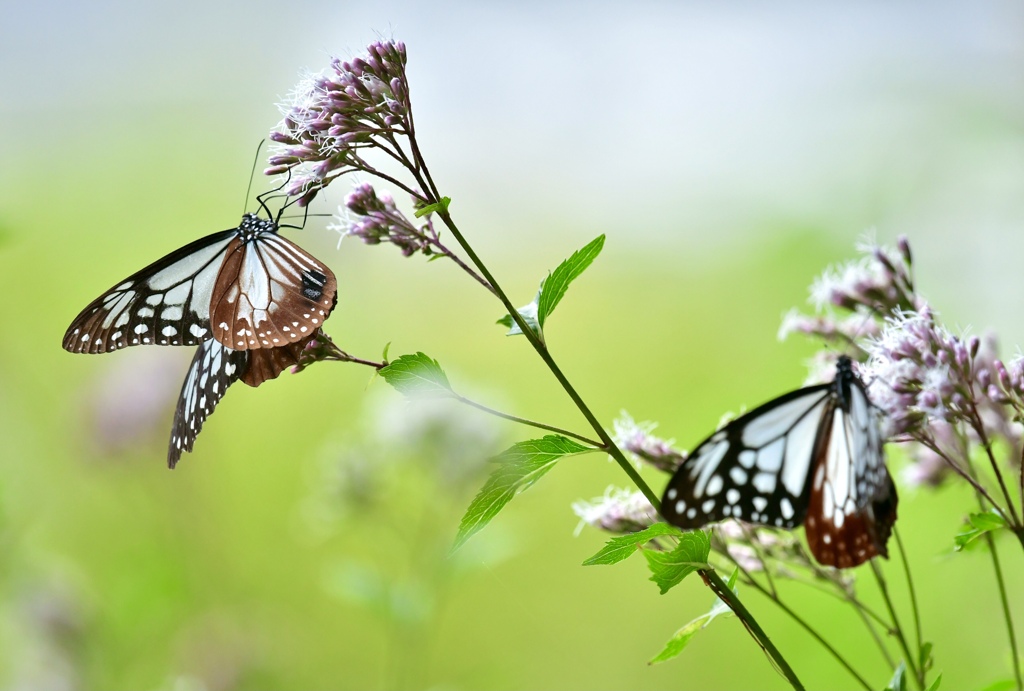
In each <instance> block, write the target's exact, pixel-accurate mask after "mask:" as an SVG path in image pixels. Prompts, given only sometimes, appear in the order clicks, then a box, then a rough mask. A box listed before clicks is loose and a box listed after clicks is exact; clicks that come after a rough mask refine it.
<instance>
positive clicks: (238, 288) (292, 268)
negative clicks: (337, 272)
mask: <svg viewBox="0 0 1024 691" xmlns="http://www.w3.org/2000/svg"><path fill="white" fill-rule="evenodd" d="M337 290H338V283H337V280H336V279H335V277H334V273H333V272H332V271H331V270H330V269H329V268H328V267H327V266H326V265H324V264H322V263H321V262H319V261H317V260H316V259H314V258H313V257H312V256H311V255H310V254H308V253H307V252H306V251H305V250H303V249H302V248H301V247H299V246H298V245H296V244H295V243H293V242H290V241H289V240H286V239H285V238H283V237H280V236H279V235H276V234H261V235H258V236H257V237H255V238H253V239H246V238H244V237H240V238H237V239H235V240H232V242H231V244H230V246H229V247H228V250H227V255H226V257H225V259H224V265H223V267H222V269H221V271H220V274H219V275H218V278H217V284H216V286H215V288H214V290H213V295H212V301H211V308H210V311H211V320H210V323H211V324H212V325H213V334H214V337H215V338H216V339H217V340H219V341H220V342H221V343H223V344H224V345H226V346H227V347H229V348H235V349H252V350H257V349H260V348H279V347H281V346H283V345H286V344H288V343H296V342H299V341H305V340H308V338H309V336H310V335H312V334H313V333H314V332H315V331H316V330H317V329H318V328H320V326H321V325H322V324H323V321H324V319H326V318H327V316H328V315H329V314H330V313H331V310H332V309H334V305H335V302H336V301H337Z"/></svg>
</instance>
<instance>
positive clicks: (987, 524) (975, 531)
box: [953, 509, 1008, 552]
mask: <svg viewBox="0 0 1024 691" xmlns="http://www.w3.org/2000/svg"><path fill="white" fill-rule="evenodd" d="M1007 527H1008V526H1007V524H1006V519H1005V518H1003V516H1002V515H1001V514H999V513H997V512H996V511H995V510H994V509H993V510H991V511H987V512H985V513H972V514H971V515H970V516H968V517H967V524H966V525H965V526H964V527H963V529H962V530H961V532H960V533H959V534H957V535H956V536H955V537H954V538H953V549H954V551H957V552H959V551H961V550H962V549H964V548H965V547H967V546H968V545H969V544H970V543H972V542H974V541H975V540H977V539H978V538H979V537H981V536H982V535H984V534H985V533H990V532H992V531H994V530H1002V529H1003V528H1007Z"/></svg>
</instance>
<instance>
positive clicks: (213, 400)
mask: <svg viewBox="0 0 1024 691" xmlns="http://www.w3.org/2000/svg"><path fill="white" fill-rule="evenodd" d="M318 333H319V329H318V330H317V331H316V333H314V334H312V335H311V336H309V337H307V338H305V339H303V340H302V341H300V342H298V343H289V344H287V345H284V346H282V347H280V348H261V349H260V350H232V349H231V348H225V347H224V346H222V345H221V344H220V343H219V342H218V341H216V340H215V339H212V338H211V339H210V340H208V341H206V342H204V343H203V344H202V345H200V346H199V348H198V349H197V350H196V354H195V357H194V358H192V364H191V365H190V366H189V368H188V373H187V374H186V375H185V383H184V384H183V385H182V387H181V395H180V396H179V397H178V406H177V409H176V410H175V412H174V423H173V425H172V426H171V443H170V445H169V446H168V450H167V464H168V465H169V466H170V467H171V468H173V467H174V466H175V465H176V464H177V463H178V461H179V460H180V459H181V454H182V453H183V452H185V451H191V450H192V446H193V445H194V444H195V440H196V437H198V436H199V431H200V430H201V429H202V428H203V422H204V421H205V420H206V418H208V417H209V416H210V415H212V414H213V409H214V408H215V407H216V406H217V404H218V403H219V402H220V399H221V398H223V397H224V394H225V393H226V392H227V389H228V387H229V386H231V385H232V384H233V383H235V382H236V381H238V380H241V381H243V382H245V383H246V384H248V385H249V386H259V385H260V384H262V383H263V382H265V381H267V380H268V379H274V378H275V377H277V376H278V375H279V374H281V372H283V371H284V370H286V369H287V368H289V367H291V366H292V365H295V364H298V362H299V357H300V356H301V354H302V350H303V348H305V347H306V344H307V343H309V341H311V340H312V339H314V338H316V336H317V334H318Z"/></svg>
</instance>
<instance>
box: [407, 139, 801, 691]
mask: <svg viewBox="0 0 1024 691" xmlns="http://www.w3.org/2000/svg"><path fill="white" fill-rule="evenodd" d="M413 146H414V147H415V143H414V144H413ZM414 152H416V153H415V155H416V158H417V160H421V158H420V156H419V155H418V150H416V149H415V148H414ZM427 181H428V182H430V184H429V186H428V185H424V188H426V189H430V190H432V191H433V192H434V195H435V197H437V198H438V199H439V198H440V197H439V195H437V194H436V187H434V185H433V183H432V181H429V175H427ZM432 203H436V199H435V200H433V201H432ZM438 216H440V218H441V220H442V221H443V222H444V224H445V226H447V227H448V231H449V232H450V233H451V234H452V237H454V238H455V240H456V242H458V243H459V246H460V247H462V250H463V251H464V252H465V253H466V256H467V257H469V260H470V261H471V262H472V263H473V265H474V266H475V267H476V268H477V270H478V271H479V272H480V275H482V276H483V277H484V279H485V280H486V281H487V283H488V284H490V286H491V287H492V288H493V289H494V294H495V295H496V296H497V298H498V299H499V300H500V301H501V303H502V304H503V305H504V306H505V309H506V310H507V311H508V313H509V315H510V316H511V317H512V319H513V321H514V322H515V323H516V324H517V325H518V326H519V328H520V330H521V331H522V332H523V335H524V336H525V337H526V339H527V340H528V341H529V343H530V345H531V346H533V349H534V350H535V351H537V354H538V355H540V358H541V360H543V361H544V364H546V365H547V367H548V369H549V370H550V371H551V373H552V374H553V375H554V376H555V379H557V380H558V383H559V384H561V386H562V388H563V389H564V390H565V392H566V394H568V396H569V398H570V399H572V402H573V403H574V404H575V405H576V407H577V408H578V409H579V411H580V412H581V413H582V414H583V417H584V418H586V420H587V422H588V423H589V424H590V426H591V428H593V430H594V432H595V433H596V434H597V436H598V438H599V439H600V440H601V445H600V447H599V448H601V449H602V450H604V451H605V452H606V453H608V454H609V455H610V456H611V457H612V458H614V459H615V462H616V463H618V464H619V467H621V468H622V470H623V471H624V472H625V473H626V475H628V476H629V478H630V480H632V481H633V484H635V485H636V487H637V488H638V489H639V490H640V491H641V492H642V493H643V495H644V496H645V497H647V500H648V501H650V502H651V506H653V507H654V509H655V510H656V511H659V512H660V510H661V509H660V507H661V501H660V500H659V498H658V496H657V495H656V494H655V493H654V491H653V490H652V489H651V488H650V486H649V485H648V484H647V483H646V482H645V481H644V479H643V478H642V477H641V476H640V473H639V472H638V471H637V469H636V468H634V467H633V464H632V463H630V462H629V461H628V460H627V459H626V456H625V455H624V454H623V453H622V451H621V450H620V449H619V447H618V446H617V445H616V444H615V442H614V441H613V440H612V438H611V436H609V434H608V432H607V431H606V430H605V428H604V427H603V426H602V425H601V423H600V422H599V421H598V419H597V417H596V416H595V415H594V413H593V412H591V410H590V408H589V407H588V406H587V404H586V403H585V402H584V401H583V399H582V398H581V397H580V395H579V393H577V391H576V389H575V388H574V387H573V385H572V384H571V383H570V382H569V380H568V379H567V378H566V376H565V374H563V373H562V370H561V369H560V368H559V367H558V364H557V363H556V362H555V360H554V358H553V357H552V356H551V353H550V352H549V351H548V348H547V345H545V343H544V342H543V341H542V340H541V339H540V338H539V336H538V335H537V334H536V333H535V332H534V331H533V329H531V328H530V326H529V325H528V324H527V323H526V321H525V320H524V319H523V317H522V316H521V315H520V314H519V310H517V309H516V308H515V305H513V304H512V301H511V300H509V298H508V295H506V294H505V291H504V290H502V289H501V286H500V285H499V284H498V282H497V281H496V280H495V279H494V276H493V275H492V274H491V272H490V271H489V270H488V269H487V266H486V265H485V264H484V263H483V261H482V260H481V259H480V257H479V256H478V255H477V253H476V252H475V251H474V250H473V248H472V247H471V246H470V244H469V242H468V241H467V240H466V238H465V237H463V235H462V233H461V232H460V231H459V228H458V226H456V225H455V221H454V220H452V217H451V215H449V213H448V211H447V210H446V209H443V210H440V211H438ZM698 573H700V575H701V578H703V579H704V583H705V584H707V585H708V587H709V588H711V590H712V591H714V592H715V593H716V594H717V595H718V596H719V598H721V599H722V601H723V602H725V603H726V605H728V607H729V609H731V610H732V611H733V613H735V614H736V617H737V618H738V619H739V620H740V621H742V622H743V625H744V626H745V627H746V629H747V631H749V632H750V635H751V636H753V638H754V640H755V641H756V642H757V644H758V645H759V646H760V647H761V649H762V650H764V651H765V653H766V654H767V655H768V656H769V657H770V658H771V660H772V662H773V664H774V665H775V666H776V667H777V668H778V669H779V671H780V672H781V673H782V674H783V676H785V677H786V680H787V681H789V683H790V685H792V687H793V688H794V689H798V690H800V691H802V689H803V688H804V686H803V684H801V683H800V680H799V679H798V678H797V676H796V673H795V672H793V669H792V667H790V666H789V663H788V662H786V659H785V658H784V657H783V656H782V653H780V652H779V649H778V648H776V647H775V644H774V643H772V641H771V639H770V638H768V635H767V634H766V633H765V632H764V630H763V629H762V628H761V626H760V624H758V623H757V620H756V619H754V617H753V615H752V614H751V613H750V612H749V611H748V610H747V608H746V607H744V606H743V603H742V602H740V600H739V598H737V597H736V594H735V593H733V592H732V591H731V590H730V589H729V588H728V586H726V584H725V583H724V582H723V581H722V579H721V578H720V577H719V576H718V574H716V573H715V572H714V571H713V570H701V571H698Z"/></svg>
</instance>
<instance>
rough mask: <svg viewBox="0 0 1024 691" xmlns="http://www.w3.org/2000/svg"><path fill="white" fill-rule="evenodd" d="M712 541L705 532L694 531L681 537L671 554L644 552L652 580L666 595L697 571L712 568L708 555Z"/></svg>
mask: <svg viewBox="0 0 1024 691" xmlns="http://www.w3.org/2000/svg"><path fill="white" fill-rule="evenodd" d="M710 551H711V541H710V540H709V539H708V534H707V533H705V532H704V531H703V530H693V531H690V532H688V533H683V534H682V535H681V536H680V537H679V544H678V545H676V548H675V549H673V550H672V551H671V552H654V551H652V550H644V553H643V554H644V556H645V557H646V558H647V566H648V567H649V568H650V570H651V578H650V580H652V581H654V582H655V583H657V584H658V588H660V589H661V594H662V595H664V594H665V593H667V592H668V591H669V590H670V589H671V588H673V587H674V586H676V585H678V584H679V583H680V582H682V580H683V579H684V578H686V577H687V576H689V575H690V574H691V573H693V572H694V571H696V570H697V569H707V568H710V566H709V565H708V554H709V553H710Z"/></svg>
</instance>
